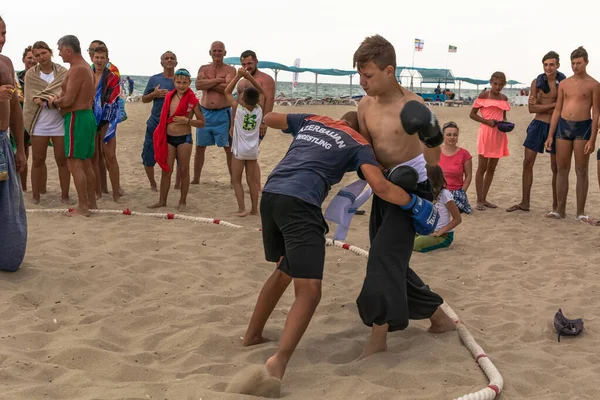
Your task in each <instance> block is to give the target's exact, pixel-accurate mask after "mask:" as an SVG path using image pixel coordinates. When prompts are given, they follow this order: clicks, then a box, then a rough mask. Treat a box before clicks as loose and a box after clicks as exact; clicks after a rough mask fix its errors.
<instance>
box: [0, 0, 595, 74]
mask: <svg viewBox="0 0 600 400" xmlns="http://www.w3.org/2000/svg"><path fill="white" fill-rule="evenodd" d="M81 4H84V2H81V1H71V0H54V1H52V2H48V1H47V0H46V1H41V0H29V1H16V0H15V1H11V0H6V1H4V0H3V1H2V5H0V14H1V15H2V17H3V19H4V20H5V22H6V25H7V31H8V33H7V41H6V44H5V46H4V50H3V52H2V53H3V54H4V55H6V56H8V57H10V58H11V59H12V60H13V63H14V64H15V67H16V68H17V69H22V67H23V65H22V62H21V56H22V51H23V49H24V48H25V47H26V46H27V45H31V44H33V43H34V42H35V41H37V40H44V41H46V42H47V43H48V44H49V45H50V46H51V47H52V48H55V47H56V42H57V40H58V39H59V38H60V37H61V36H63V35H66V34H74V35H76V36H77V37H78V38H79V39H80V41H81V43H82V48H84V49H87V47H88V45H89V43H90V42H91V41H92V40H93V39H101V40H103V41H105V42H106V43H107V45H108V48H109V50H110V59H111V61H112V62H114V63H115V65H117V67H118V68H119V69H120V70H121V73H122V74H124V75H128V74H130V75H152V74H155V73H158V72H160V70H161V67H160V63H159V57H160V55H161V54H162V53H163V52H164V51H165V50H167V49H168V50H172V51H174V52H175V53H176V54H177V56H178V59H179V67H183V68H187V69H189V70H191V71H194V73H195V72H196V71H197V69H198V67H199V66H200V65H202V64H204V63H207V62H209V61H210V57H209V55H208V50H209V48H210V44H211V42H212V41H214V40H221V41H223V42H224V43H225V44H226V47H227V52H228V54H227V55H228V56H238V55H239V54H240V53H241V52H242V51H244V50H246V49H252V50H254V51H256V53H257V54H258V58H259V60H265V61H277V62H280V63H283V64H286V65H293V63H294V60H295V59H296V58H301V60H302V64H301V66H302V67H314V68H338V69H352V56H353V53H354V51H355V50H356V48H357V47H358V45H359V44H360V42H361V41H362V39H364V37H365V36H369V35H372V34H376V33H378V34H381V35H382V36H384V37H385V38H386V39H388V40H389V41H390V42H392V44H393V45H394V46H395V48H396V55H397V61H398V65H411V63H412V57H413V48H414V39H415V38H419V39H423V40H424V41H425V47H424V50H423V51H422V52H419V53H416V54H415V66H419V67H430V68H445V67H446V66H447V67H448V68H450V69H451V70H452V71H453V72H454V74H455V75H456V76H466V77H472V78H478V79H488V78H489V76H490V75H491V74H492V73H493V72H494V71H496V70H499V71H503V72H505V73H506V75H507V77H508V79H515V80H518V81H521V82H527V83H530V82H531V80H532V79H533V78H534V77H535V76H536V75H537V74H539V73H541V72H542V64H541V59H542V56H543V55H544V54H545V53H546V52H547V51H549V50H555V51H557V52H558V53H559V54H560V56H561V59H562V61H563V66H562V68H561V70H562V71H563V72H564V73H566V74H567V75H571V68H570V64H569V54H570V53H571V51H572V50H574V49H575V48H576V47H577V46H581V45H583V46H585V47H586V49H587V50H588V52H589V54H590V65H589V67H588V72H589V73H590V74H591V75H592V76H595V77H596V78H600V41H599V40H598V36H599V33H598V27H599V26H600V12H599V11H600V6H599V5H598V4H597V2H595V1H593V0H583V1H578V2H576V3H573V5H574V6H573V7H570V6H569V3H568V2H565V1H554V0H546V1H543V0H504V1H492V0H477V1H471V0H453V1H450V0H443V1H438V0H431V1H427V0H425V1H415V2H402V1H398V0H378V1H360V2H359V1H335V0H331V1H324V0H303V1H290V2H288V1H285V0H259V1H240V0H230V1H194V0H192V1H182V2H174V3H170V2H164V1H155V0H145V1H143V0H123V1H116V2H110V7H108V6H106V7H105V6H102V5H100V4H98V6H96V5H94V4H92V3H89V2H85V4H86V6H85V9H84V8H83V7H82V5H81ZM288 4H291V5H290V6H288ZM448 45H453V46H457V47H458V52H457V53H455V54H448ZM57 53H58V52H56V54H55V61H57V62H62V60H61V59H60V58H59V57H58V54H57ZM266 72H269V71H266ZM279 79H280V80H285V81H290V80H291V73H280V75H279ZM300 81H302V82H313V81H314V75H313V74H310V73H304V74H301V76H300ZM319 81H320V82H340V83H346V82H348V79H347V78H338V77H325V76H320V77H319ZM355 82H357V81H356V77H355Z"/></svg>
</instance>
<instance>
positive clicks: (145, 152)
mask: <svg viewBox="0 0 600 400" xmlns="http://www.w3.org/2000/svg"><path fill="white" fill-rule="evenodd" d="M155 130H156V125H154V124H146V137H145V138H144V147H142V164H143V165H144V167H154V165H156V161H155V160H154V140H153V136H154V131H155Z"/></svg>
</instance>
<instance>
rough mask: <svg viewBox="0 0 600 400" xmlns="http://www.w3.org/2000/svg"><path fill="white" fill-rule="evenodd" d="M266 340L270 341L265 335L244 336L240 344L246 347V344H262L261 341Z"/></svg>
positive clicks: (265, 341)
mask: <svg viewBox="0 0 600 400" xmlns="http://www.w3.org/2000/svg"><path fill="white" fill-rule="evenodd" d="M268 342H272V340H271V339H267V338H265V337H263V336H262V335H261V336H248V337H244V338H243V339H242V346H244V347H248V346H256V345H257V344H263V343H268Z"/></svg>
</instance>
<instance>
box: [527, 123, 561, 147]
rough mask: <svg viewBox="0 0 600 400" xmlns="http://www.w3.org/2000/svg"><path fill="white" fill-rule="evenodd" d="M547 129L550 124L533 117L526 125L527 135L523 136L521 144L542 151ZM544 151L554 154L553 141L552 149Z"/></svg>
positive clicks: (546, 137) (554, 143)
mask: <svg viewBox="0 0 600 400" xmlns="http://www.w3.org/2000/svg"><path fill="white" fill-rule="evenodd" d="M549 131H550V124H548V123H546V122H544V121H538V120H537V119H534V120H533V121H531V123H530V124H529V126H528V127H527V137H526V138H525V142H523V146H524V147H525V148H527V149H529V150H533V151H536V152H538V153H543V152H544V148H545V147H546V146H545V145H544V144H545V143H546V139H548V132H549ZM546 152H548V153H550V154H556V142H555V141H552V150H550V151H548V150H546Z"/></svg>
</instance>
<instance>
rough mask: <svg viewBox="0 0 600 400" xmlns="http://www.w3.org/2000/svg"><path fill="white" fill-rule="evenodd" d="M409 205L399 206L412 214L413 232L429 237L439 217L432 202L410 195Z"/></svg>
mask: <svg viewBox="0 0 600 400" xmlns="http://www.w3.org/2000/svg"><path fill="white" fill-rule="evenodd" d="M410 197H411V198H412V199H411V201H410V203H408V204H407V205H405V206H400V208H401V209H403V210H406V211H410V212H411V213H412V218H413V225H414V227H415V232H416V233H418V234H419V235H422V236H427V235H431V234H432V233H433V232H434V231H435V227H436V226H437V223H438V220H439V219H440V216H439V214H438V211H437V209H436V208H435V206H434V205H433V203H432V202H430V201H428V200H425V199H422V198H420V197H419V196H415V195H414V194H411V195H410Z"/></svg>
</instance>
